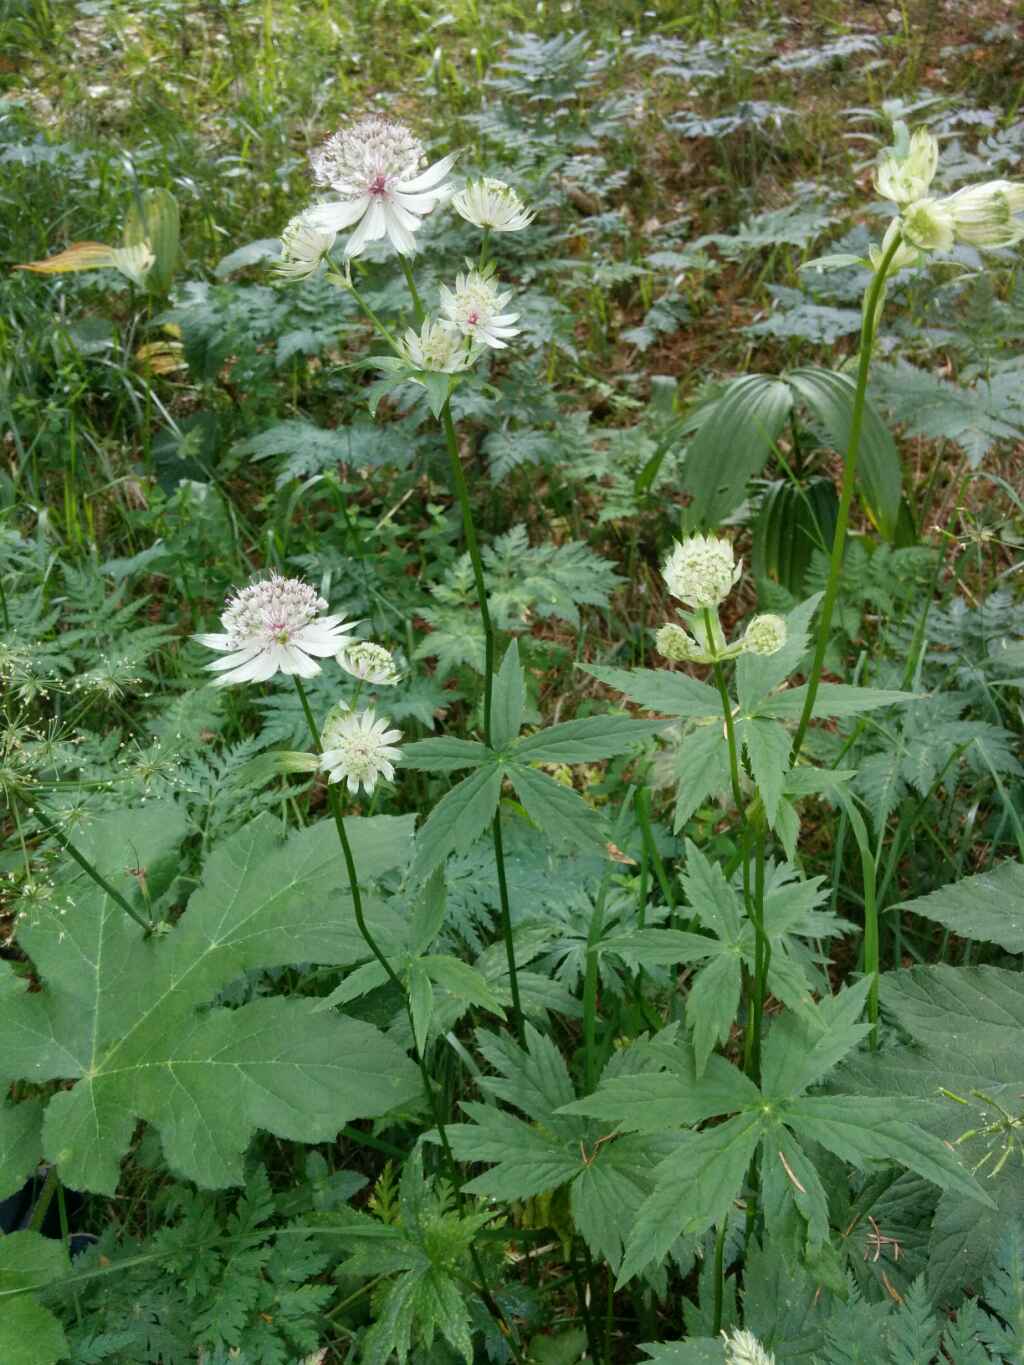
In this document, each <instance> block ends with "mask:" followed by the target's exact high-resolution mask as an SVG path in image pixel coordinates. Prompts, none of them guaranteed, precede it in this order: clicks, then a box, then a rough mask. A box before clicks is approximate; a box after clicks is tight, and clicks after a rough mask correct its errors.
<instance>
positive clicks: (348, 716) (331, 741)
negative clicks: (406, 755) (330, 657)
mask: <svg viewBox="0 0 1024 1365" xmlns="http://www.w3.org/2000/svg"><path fill="white" fill-rule="evenodd" d="M389 724H390V722H389V721H387V720H385V719H384V718H383V717H381V718H380V719H379V720H378V718H377V716H376V715H375V714H374V712H373V711H372V710H366V711H350V710H349V709H348V708H347V707H344V706H336V707H335V708H334V709H333V710H332V711H331V713H330V715H329V716H328V717H327V720H326V722H325V724H324V728H323V734H322V737H321V738H322V742H323V755H322V757H321V763H322V765H323V767H324V769H325V770H326V772H327V774H328V779H327V780H328V781H329V782H347V783H348V789H349V791H350V792H352V794H353V795H355V793H356V792H358V790H359V788H360V787H362V788H363V790H364V791H365V792H366V793H367V795H369V794H370V793H371V792H372V791H373V789H374V787H375V786H376V785H377V779H378V778H379V777H384V778H386V779H387V780H388V781H389V782H390V781H391V779H392V778H393V777H394V775H395V768H394V765H395V763H397V762H398V761H399V760H400V759H401V756H402V755H401V751H400V750H399V749H396V748H394V747H393V746H394V745H395V744H396V743H397V742H398V740H400V739H401V738H402V732H401V730H389V729H388V725H389Z"/></svg>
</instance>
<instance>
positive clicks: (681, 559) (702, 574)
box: [662, 535, 743, 611]
mask: <svg viewBox="0 0 1024 1365" xmlns="http://www.w3.org/2000/svg"><path fill="white" fill-rule="evenodd" d="M742 569H743V565H742V563H740V564H737V563H736V561H735V558H734V556H733V552H732V546H731V545H730V544H729V542H728V541H727V540H719V539H717V538H716V537H715V536H700V535H697V536H690V537H689V539H688V540H683V541H676V544H675V547H674V548H673V550H672V553H671V555H669V557H668V560H667V561H666V564H665V567H664V569H663V570H662V574H663V577H664V579H665V582H666V583H667V585H668V590H669V592H670V593H671V594H672V596H673V597H677V598H678V599H679V601H680V602H685V603H686V605H687V606H689V607H694V608H695V609H696V610H698V611H699V610H702V609H704V608H707V607H717V606H718V605H719V603H720V602H724V601H725V599H726V598H727V597H728V596H729V594H730V592H732V590H733V588H734V587H735V586H736V583H737V582H738V580H739V577H740V574H741V572H742Z"/></svg>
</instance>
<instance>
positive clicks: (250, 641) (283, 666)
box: [193, 574, 354, 687]
mask: <svg viewBox="0 0 1024 1365" xmlns="http://www.w3.org/2000/svg"><path fill="white" fill-rule="evenodd" d="M326 609H327V603H326V602H325V601H324V599H323V598H322V597H320V596H319V594H318V593H317V591H316V589H315V588H311V587H310V586H309V584H308V583H303V582H302V581H301V580H300V579H298V578H282V577H281V576H280V575H279V574H272V575H271V577H270V578H266V579H263V580H261V581H260V582H258V583H250V584H249V586H248V587H247V588H243V589H242V590H241V592H239V593H236V594H235V596H234V597H232V598H230V599H229V600H228V604H227V607H226V608H225V610H224V614H223V616H222V617H221V618H220V619H221V624H222V625H223V627H224V633H223V634H217V635H195V636H193V639H195V640H198V642H199V643H200V644H201V645H206V646H207V648H208V649H216V650H219V651H220V653H222V654H223V655H224V658H223V659H215V660H214V661H213V663H212V664H208V665H207V667H208V668H209V669H211V670H212V671H213V672H215V673H219V674H220V675H221V676H220V677H219V678H216V679H215V680H214V686H216V687H224V686H226V685H227V684H229V683H242V682H265V681H266V679H267V678H272V677H273V676H274V674H275V673H295V674H298V676H299V677H300V678H312V677H314V676H315V675H316V674H317V673H319V672H320V665H319V664H318V663H317V662H316V660H317V659H326V658H328V657H329V656H330V655H332V654H337V652H338V650H339V648H340V647H341V645H342V644H343V643H344V641H345V637H346V635H347V634H348V633H349V631H351V629H352V626H353V624H354V623H353V622H348V623H346V622H345V619H344V617H341V616H322V615H321V612H323V611H325V610H326Z"/></svg>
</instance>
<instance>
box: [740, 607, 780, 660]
mask: <svg viewBox="0 0 1024 1365" xmlns="http://www.w3.org/2000/svg"><path fill="white" fill-rule="evenodd" d="M786 636H787V631H786V623H785V621H784V620H783V619H782V617H781V616H772V615H771V614H770V613H766V614H765V615H764V616H755V617H754V619H753V620H752V621H751V622H750V624H749V625H748V626H747V628H746V630H745V631H744V633H743V649H744V652H745V653H747V654H761V655H768V654H778V652H779V650H780V649H781V648H782V646H783V645H784V644H785V643H786Z"/></svg>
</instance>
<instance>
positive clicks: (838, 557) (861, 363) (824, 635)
mask: <svg viewBox="0 0 1024 1365" xmlns="http://www.w3.org/2000/svg"><path fill="white" fill-rule="evenodd" d="M902 241H903V238H902V237H901V236H900V235H899V233H897V234H896V236H895V237H894V238H893V241H892V245H891V246H890V247H889V249H888V251H887V252H886V253H885V255H884V256H883V257H882V260H881V262H880V263H879V266H878V269H877V270H876V271H875V277H874V279H873V280H872V281H871V284H870V286H869V288H868V292H867V299H866V301H865V305H864V321H863V323H862V324H861V333H860V355H859V358H858V364H857V387H856V390H855V392H854V396H853V413H852V416H851V419H850V443H849V445H848V446H847V449H846V459H845V461H844V463H843V483H842V490H841V492H840V495H839V512H838V515H837V517H836V531H835V535H834V536H833V538H832V557H831V560H830V561H829V569H828V582H827V583H826V584H825V596H824V597H823V598H822V602H821V611H820V613H819V616H818V637H817V641H816V643H815V646H814V659H813V661H812V663H811V671H810V674H809V675H808V678H807V696H806V697H805V699H804V707H803V711H802V712H801V713H800V721H799V724H798V725H797V727H796V733H795V735H794V736H793V749H792V761H793V762H794V763H795V762H796V760H797V757H798V756H799V753H800V746H801V745H802V744H803V742H804V736H805V735H806V733H807V727H808V725H809V724H810V721H811V714H812V712H813V711H814V702H815V698H816V697H817V695H818V687H819V685H820V683H821V673H822V669H823V667H824V664H825V650H826V649H827V648H828V637H829V631H830V629H831V627H832V612H833V610H834V608H835V605H836V597H837V596H838V593H839V578H840V575H841V573H842V570H843V555H844V553H845V550H846V531H847V527H848V526H849V523H850V505H851V504H852V502H853V490H854V488H855V486H856V482H857V457H858V455H859V454H860V438H861V432H862V430H863V427H864V408H865V405H866V403H867V392H868V371H869V369H870V367H871V352H872V350H873V349H874V342H875V322H876V317H877V314H878V306H879V300H880V299H881V297H882V291H883V290H884V288H885V277H886V274H887V273H888V270H889V264H890V262H891V261H892V258H893V257H894V256H895V255H896V252H897V251H898V250H899V247H900V244H901V243H902Z"/></svg>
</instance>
